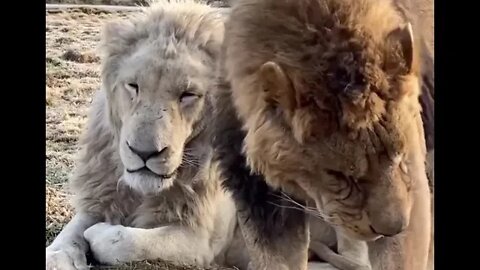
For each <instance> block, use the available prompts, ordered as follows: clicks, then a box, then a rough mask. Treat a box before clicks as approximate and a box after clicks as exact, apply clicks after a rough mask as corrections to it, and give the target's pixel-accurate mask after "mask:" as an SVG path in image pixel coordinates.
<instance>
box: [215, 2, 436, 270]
mask: <svg viewBox="0 0 480 270" xmlns="http://www.w3.org/2000/svg"><path fill="white" fill-rule="evenodd" d="M411 7H412V5H411V3H410V2H409V1H397V2H395V3H393V2H391V1H388V0H297V1H291V0H238V1H235V3H234V6H233V10H232V13H231V15H230V18H229V21H228V22H227V24H226V34H225V41H224V50H223V54H224V55H223V57H222V63H220V67H219V74H220V79H221V80H222V81H221V84H220V88H221V91H220V92H219V93H218V96H217V104H216V106H215V109H216V118H215V123H214V128H215V131H214V132H215V135H214V137H213V141H214V146H215V154H216V158H217V159H218V160H220V162H221V166H222V170H223V173H224V175H225V179H226V182H225V185H226V186H227V188H228V189H230V190H231V191H233V193H234V198H235V200H236V203H237V207H238V209H239V213H238V215H239V217H240V219H241V220H242V221H241V222H240V226H241V228H242V231H243V234H244V236H245V240H246V242H247V246H248V249H249V252H250V255H251V256H252V257H253V258H252V266H253V268H255V269H306V267H307V257H308V252H307V250H308V247H309V243H310V242H312V243H314V242H313V241H315V240H316V239H315V237H316V235H313V234H312V235H310V234H311V232H312V231H313V229H314V228H311V229H312V230H311V229H310V228H309V218H308V216H307V215H306V214H305V212H306V213H309V214H312V215H316V216H318V217H320V218H322V219H324V220H325V221H326V222H328V223H329V224H331V225H333V226H334V228H335V229H336V230H337V233H339V235H341V236H346V237H347V238H349V239H352V240H357V241H369V243H368V252H369V259H370V262H371V266H372V268H373V269H376V270H377V269H378V270H380V269H382V270H388V269H392V270H393V269H408V270H421V269H426V268H427V259H428V254H429V247H430V243H431V233H430V232H431V202H430V192H429V188H428V180H427V175H426V168H425V159H426V152H427V146H428V148H429V150H430V149H432V150H433V140H432V139H433V130H431V125H432V124H433V123H432V120H433V119H432V117H433V93H434V91H433V72H432V71H433V56H432V50H431V48H430V46H431V45H430V44H433V42H431V41H432V39H430V40H427V39H424V38H423V36H424V35H425V33H426V32H427V33H430V34H431V33H432V32H431V30H430V31H426V32H425V31H423V29H422V28H423V27H426V26H425V25H428V23H424V22H421V21H420V20H418V19H416V18H417V17H415V16H413V15H415V13H414V12H413V11H414V10H413V9H411ZM427 17H428V16H427ZM430 18H431V17H430ZM412 25H413V27H412ZM412 29H413V30H412ZM421 94H422V95H421ZM419 97H421V98H419ZM420 99H421V100H422V102H421V103H420V102H419V100H420ZM422 105H423V108H424V109H426V110H425V111H424V112H423V114H422V113H421V111H422ZM422 118H423V120H422ZM424 129H425V130H426V131H427V132H426V133H427V135H425V134H424ZM425 138H426V139H427V140H426V139H425ZM425 141H427V142H428V143H427V144H426V142H425ZM298 208H301V210H302V211H298ZM310 238H311V239H310ZM310 240H312V241H310ZM310 244H311V243H310Z"/></svg>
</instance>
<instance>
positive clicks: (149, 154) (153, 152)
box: [127, 142, 168, 162]
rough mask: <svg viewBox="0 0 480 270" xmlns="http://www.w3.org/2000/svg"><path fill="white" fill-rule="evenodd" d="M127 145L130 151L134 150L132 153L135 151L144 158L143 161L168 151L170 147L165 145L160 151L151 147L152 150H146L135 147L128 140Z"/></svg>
mask: <svg viewBox="0 0 480 270" xmlns="http://www.w3.org/2000/svg"><path fill="white" fill-rule="evenodd" d="M127 146H128V148H129V149H130V151H132V153H134V154H135V155H137V156H139V157H140V158H141V159H142V160H143V162H147V160H149V159H151V158H154V157H158V156H161V155H162V154H164V153H166V152H168V147H164V148H163V149H161V150H160V151H158V150H157V149H151V150H147V151H145V150H139V149H136V148H135V147H133V146H131V145H130V144H129V143H128V142H127Z"/></svg>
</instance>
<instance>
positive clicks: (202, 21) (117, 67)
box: [101, 1, 224, 193]
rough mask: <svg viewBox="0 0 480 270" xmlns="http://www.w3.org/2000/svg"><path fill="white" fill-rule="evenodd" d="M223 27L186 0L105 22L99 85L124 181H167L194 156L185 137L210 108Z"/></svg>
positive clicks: (156, 187)
mask: <svg viewBox="0 0 480 270" xmlns="http://www.w3.org/2000/svg"><path fill="white" fill-rule="evenodd" d="M183 2H185V1H183ZM223 31H224V29H223V18H222V15H221V14H220V13H219V12H218V11H216V10H214V9H212V8H210V7H208V6H205V5H201V4H196V3H193V2H192V3H187V4H185V3H175V2H174V3H167V2H166V1H162V2H159V3H157V4H156V5H154V6H152V7H150V8H148V9H146V11H145V12H143V13H142V14H141V15H139V16H137V17H135V18H132V19H130V20H126V21H119V22H111V23H109V24H107V25H106V26H105V29H104V32H103V40H102V46H101V48H102V51H103V69H102V79H103V88H104V90H105V91H106V95H107V101H108V102H107V103H108V107H109V113H110V114H109V117H110V124H111V125H112V128H113V129H114V132H115V134H116V137H115V138H116V140H117V143H116V145H117V147H118V151H119V153H120V157H121V160H122V163H123V165H124V174H123V181H124V182H125V183H126V184H127V185H129V186H131V187H132V188H134V189H136V190H138V191H140V192H142V193H151V192H158V191H161V190H163V189H165V188H168V187H169V186H171V185H172V183H173V182H174V181H175V179H176V176H177V174H178V172H179V170H180V169H181V168H182V167H183V166H182V161H183V160H184V158H185V157H188V156H189V155H195V153H192V152H191V151H194V150H192V149H190V150H189V144H190V143H191V142H192V141H193V140H194V139H195V137H197V136H198V135H199V134H200V133H201V131H202V130H203V128H204V126H205V125H204V121H206V115H208V114H209V111H210V109H209V107H210V106H211V105H210V101H209V90H210V89H212V88H213V87H214V81H215V76H214V68H215V62H216V57H217V55H218V52H219V49H220V46H221V42H222V39H223ZM189 151H190V152H189Z"/></svg>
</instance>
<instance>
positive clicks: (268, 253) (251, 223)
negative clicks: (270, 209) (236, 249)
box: [239, 211, 309, 270]
mask: <svg viewBox="0 0 480 270" xmlns="http://www.w3.org/2000/svg"><path fill="white" fill-rule="evenodd" d="M249 214H251V213H246V212H245V211H243V212H241V213H239V222H240V228H241V230H242V233H243V236H244V239H245V243H246V245H247V249H248V252H249V254H250V259H251V263H250V265H249V270H270V269H271V270H277V269H278V270H306V269H307V261H308V243H309V233H308V232H309V229H308V222H306V218H305V215H304V214H302V213H301V212H299V211H298V213H293V212H291V213H289V215H288V216H286V217H284V218H285V219H284V220H281V221H280V220H278V221H279V223H277V224H272V223H270V225H272V226H271V227H269V228H267V227H265V225H267V223H268V221H267V220H263V221H259V220H256V219H255V218H249ZM263 222H265V223H264V224H262V223H263Z"/></svg>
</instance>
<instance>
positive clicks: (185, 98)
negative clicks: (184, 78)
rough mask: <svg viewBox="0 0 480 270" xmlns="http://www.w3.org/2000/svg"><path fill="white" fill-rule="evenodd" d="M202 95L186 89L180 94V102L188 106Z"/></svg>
mask: <svg viewBox="0 0 480 270" xmlns="http://www.w3.org/2000/svg"><path fill="white" fill-rule="evenodd" d="M199 98H200V96H199V95H198V94H196V93H193V92H188V91H185V92H183V93H182V94H181V95H180V103H181V104H182V106H188V105H191V104H193V103H194V102H195V101H197V100H198V99H199Z"/></svg>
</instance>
